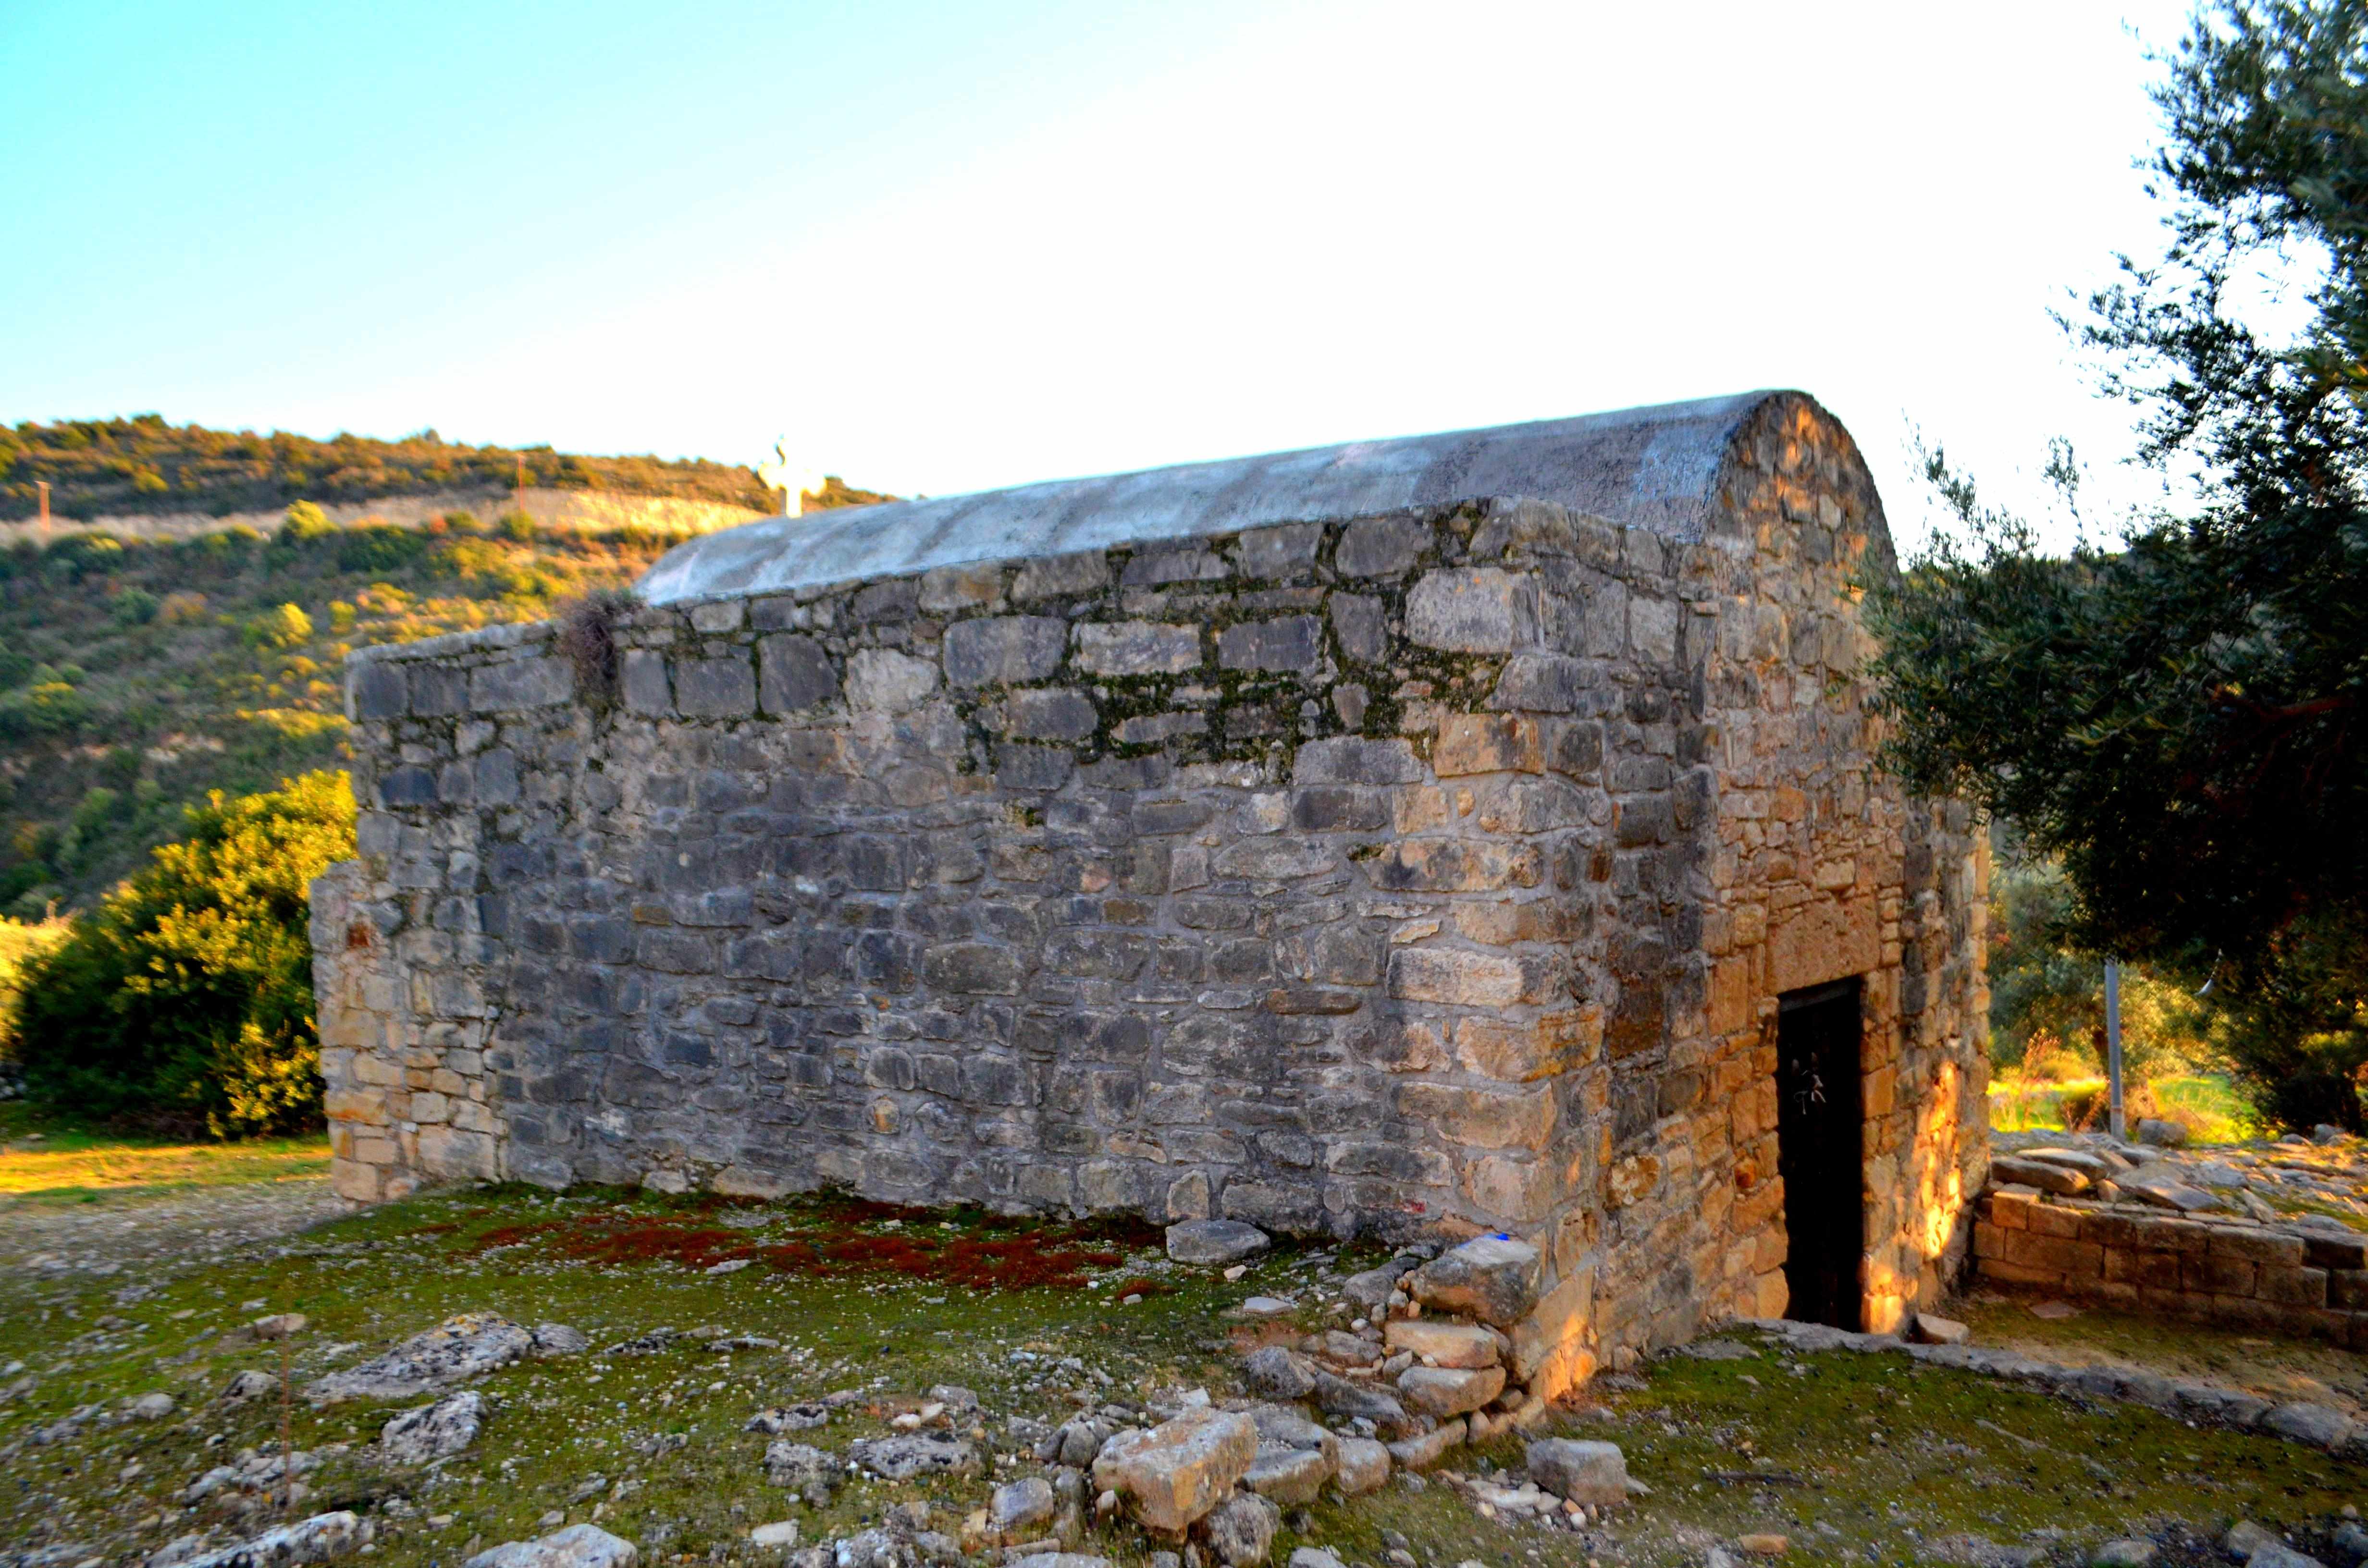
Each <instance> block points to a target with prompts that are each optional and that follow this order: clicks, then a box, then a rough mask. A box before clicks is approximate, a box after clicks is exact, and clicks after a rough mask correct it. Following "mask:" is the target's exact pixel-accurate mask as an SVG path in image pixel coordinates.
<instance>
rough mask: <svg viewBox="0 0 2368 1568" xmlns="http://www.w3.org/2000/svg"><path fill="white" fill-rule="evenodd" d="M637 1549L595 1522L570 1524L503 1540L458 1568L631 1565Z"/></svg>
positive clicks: (607, 1567)
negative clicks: (532, 1535) (525, 1537)
mask: <svg viewBox="0 0 2368 1568" xmlns="http://www.w3.org/2000/svg"><path fill="white" fill-rule="evenodd" d="M640 1556H641V1551H640V1549H639V1548H637V1547H635V1546H634V1545H633V1543H632V1541H630V1540H620V1539H618V1538H617V1537H615V1536H613V1535H610V1534H609V1532H608V1531H607V1530H604V1529H602V1528H600V1527H599V1526H598V1525H570V1526H568V1527H567V1528H565V1529H564V1530H556V1531H553V1532H552V1534H550V1535H546V1536H538V1537H536V1538H535V1539H534V1540H507V1541H504V1542H503V1543H502V1544H501V1545H499V1546H496V1547H495V1548H494V1549H493V1550H491V1551H481V1552H479V1553H477V1555H476V1556H474V1557H472V1558H470V1559H469V1560H468V1562H465V1563H463V1564H462V1565H461V1568H632V1563H633V1562H634V1560H635V1559H637V1558H638V1557H640Z"/></svg>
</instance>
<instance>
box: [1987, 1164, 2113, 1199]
mask: <svg viewBox="0 0 2368 1568" xmlns="http://www.w3.org/2000/svg"><path fill="white" fill-rule="evenodd" d="M1990 1179H1991V1180H1992V1181H2001V1182H2008V1181H2010V1182H2013V1183H2014V1184H2016V1185H2017V1186H2019V1187H2037V1188H2038V1189H2039V1190H2040V1191H2042V1192H2052V1193H2055V1195H2056V1196H2058V1197H2060V1198H2073V1197H2077V1196H2078V1195H2079V1194H2081V1193H2084V1192H2086V1191H2088V1190H2089V1177H2088V1176H2087V1174H2086V1173H2084V1172H2081V1171H2076V1170H2073V1169H2071V1168H2069V1167H2068V1166H2065V1165H2055V1164H2052V1163H2050V1162H2049V1161H2046V1160H2026V1159H2023V1158H2021V1157H2020V1156H2017V1155H2013V1154H2000V1155H1998V1157H1997V1158H1995V1159H1993V1160H1991V1161H1990Z"/></svg>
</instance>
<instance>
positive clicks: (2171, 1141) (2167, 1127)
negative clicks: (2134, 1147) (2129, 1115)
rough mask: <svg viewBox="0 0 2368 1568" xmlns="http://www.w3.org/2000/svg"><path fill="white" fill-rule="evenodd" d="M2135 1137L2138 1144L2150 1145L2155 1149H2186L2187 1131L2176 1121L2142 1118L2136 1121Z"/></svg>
mask: <svg viewBox="0 0 2368 1568" xmlns="http://www.w3.org/2000/svg"><path fill="white" fill-rule="evenodd" d="M2137 1137H2138V1142H2141V1143H2151V1144H2153V1145H2154V1146H2155V1147H2156V1148H2157V1149H2184V1148H2185V1147H2187V1129H2186V1128H2185V1127H2184V1126H2182V1125H2181V1124H2180V1123H2179V1122H2176V1121H2165V1120H2162V1119H2158V1118H2156V1117H2151V1116H2143V1117H2140V1118H2139V1119H2138V1133H2137Z"/></svg>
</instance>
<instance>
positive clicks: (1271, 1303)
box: [1234, 1296, 1299, 1318]
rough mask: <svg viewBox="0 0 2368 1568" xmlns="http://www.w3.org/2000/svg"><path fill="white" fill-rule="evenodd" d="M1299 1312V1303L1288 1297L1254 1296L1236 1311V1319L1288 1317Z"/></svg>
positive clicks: (1236, 1308)
mask: <svg viewBox="0 0 2368 1568" xmlns="http://www.w3.org/2000/svg"><path fill="white" fill-rule="evenodd" d="M1298 1310H1299V1303H1298V1302H1297V1301H1292V1300H1291V1299H1290V1298H1288V1297H1286V1296H1252V1297H1250V1298H1249V1299H1248V1300H1247V1301H1244V1302H1242V1304H1241V1305H1240V1306H1238V1307H1235V1309H1234V1315H1235V1317H1245V1318H1279V1317H1288V1316H1290V1315H1291V1314H1292V1312H1297V1311H1298Z"/></svg>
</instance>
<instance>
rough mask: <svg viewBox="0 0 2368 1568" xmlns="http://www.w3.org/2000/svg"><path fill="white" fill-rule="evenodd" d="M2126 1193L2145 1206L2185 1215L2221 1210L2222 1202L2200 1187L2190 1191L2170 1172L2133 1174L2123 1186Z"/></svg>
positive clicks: (2124, 1180)
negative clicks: (2151, 1205)
mask: <svg viewBox="0 0 2368 1568" xmlns="http://www.w3.org/2000/svg"><path fill="white" fill-rule="evenodd" d="M2120 1186H2121V1188H2122V1191H2123V1193H2124V1194H2126V1195H2127V1196H2129V1197H2131V1198H2135V1199H2138V1201H2140V1202H2141V1203H2151V1204H2153V1205H2154V1206H2155V1207H2156V1208H2157V1209H2169V1210H2174V1211H2176V1212H2178V1213H2181V1214H2192V1213H2195V1212H2196V1211H2198V1210H2204V1209H2217V1208H2218V1207H2219V1206H2220V1200H2219V1199H2216V1198H2214V1197H2213V1196H2212V1195H2211V1194H2210V1193H2208V1192H2206V1191H2204V1190H2203V1188H2202V1187H2190V1186H2189V1185H2188V1184H2187V1183H2185V1182H2183V1181H2181V1180H2180V1179H2179V1178H2178V1177H2177V1176H2174V1175H2172V1174H2171V1173H2170V1172H2169V1171H2150V1170H2149V1171H2133V1172H2131V1173H2130V1174H2129V1175H2128V1176H2123V1178H2122V1179H2121V1183H2120Z"/></svg>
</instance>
